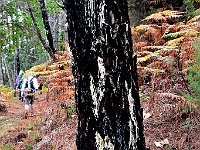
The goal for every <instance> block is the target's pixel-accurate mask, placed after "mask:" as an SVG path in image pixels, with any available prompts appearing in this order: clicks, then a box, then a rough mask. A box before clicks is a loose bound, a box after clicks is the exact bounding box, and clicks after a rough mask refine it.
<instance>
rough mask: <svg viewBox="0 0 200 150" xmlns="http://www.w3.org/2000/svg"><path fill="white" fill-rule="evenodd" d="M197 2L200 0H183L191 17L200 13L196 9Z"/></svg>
mask: <svg viewBox="0 0 200 150" xmlns="http://www.w3.org/2000/svg"><path fill="white" fill-rule="evenodd" d="M195 2H200V0H183V3H184V5H185V6H186V10H187V15H188V16H189V17H193V16H195V15H199V14H200V11H195V6H194V3H195Z"/></svg>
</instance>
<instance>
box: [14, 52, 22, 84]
mask: <svg viewBox="0 0 200 150" xmlns="http://www.w3.org/2000/svg"><path fill="white" fill-rule="evenodd" d="M19 71H20V62H19V48H16V49H15V55H14V75H13V77H14V81H15V79H16V77H17V75H18V74H19Z"/></svg>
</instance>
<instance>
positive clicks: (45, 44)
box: [26, 0, 57, 61]
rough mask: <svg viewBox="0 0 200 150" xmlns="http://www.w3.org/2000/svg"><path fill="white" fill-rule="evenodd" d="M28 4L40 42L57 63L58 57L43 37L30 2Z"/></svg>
mask: <svg viewBox="0 0 200 150" xmlns="http://www.w3.org/2000/svg"><path fill="white" fill-rule="evenodd" d="M26 2H27V4H28V11H29V13H30V16H31V18H32V21H33V25H34V27H35V29H36V32H37V36H38V38H39V39H40V41H41V43H42V45H43V47H44V48H45V50H46V51H47V52H48V53H49V56H50V57H51V59H52V60H53V61H57V59H56V57H55V55H54V50H52V49H51V47H50V46H48V45H47V43H46V42H45V40H44V38H43V37H42V34H41V31H40V29H39V27H38V25H37V23H36V20H35V17H34V15H33V12H32V8H31V6H30V4H29V1H28V0H27V1H26Z"/></svg>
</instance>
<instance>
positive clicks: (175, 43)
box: [166, 37, 184, 46]
mask: <svg viewBox="0 0 200 150" xmlns="http://www.w3.org/2000/svg"><path fill="white" fill-rule="evenodd" d="M183 40H184V37H180V38H177V39H174V40H170V41H168V42H167V43H166V45H167V46H178V45H179V44H180V43H181V42H183Z"/></svg>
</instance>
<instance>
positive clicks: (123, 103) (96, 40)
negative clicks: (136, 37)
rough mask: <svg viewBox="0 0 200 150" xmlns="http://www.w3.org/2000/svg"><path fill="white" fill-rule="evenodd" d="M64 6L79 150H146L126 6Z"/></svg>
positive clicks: (121, 0)
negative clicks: (70, 55)
mask: <svg viewBox="0 0 200 150" xmlns="http://www.w3.org/2000/svg"><path fill="white" fill-rule="evenodd" d="M64 5H65V8H66V10H67V16H68V23H69V30H68V32H69V45H70V49H71V50H72V54H73V60H74V62H73V66H72V69H73V75H74V77H75V86H76V92H75V97H76V103H77V114H78V135H77V148H78V150H96V149H99V150H103V149H111V150H114V149H119V150H145V142H144V135H143V126H142V121H143V118H142V109H141V108H140V101H139V94H138V86H137V73H136V63H135V66H133V62H134V61H135V60H133V57H132V53H133V52H132V41H131V32H130V26H129V25H130V24H129V17H128V8H127V1H126V0H74V1H68V0H65V1H64ZM133 67H134V68H133Z"/></svg>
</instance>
